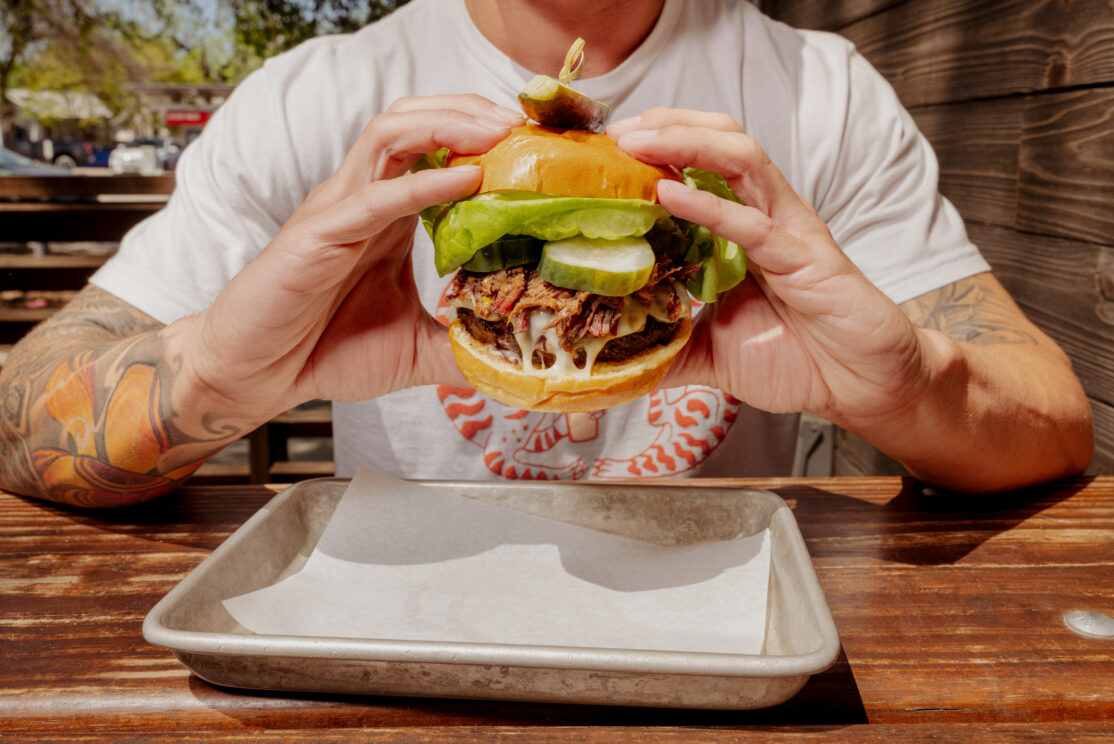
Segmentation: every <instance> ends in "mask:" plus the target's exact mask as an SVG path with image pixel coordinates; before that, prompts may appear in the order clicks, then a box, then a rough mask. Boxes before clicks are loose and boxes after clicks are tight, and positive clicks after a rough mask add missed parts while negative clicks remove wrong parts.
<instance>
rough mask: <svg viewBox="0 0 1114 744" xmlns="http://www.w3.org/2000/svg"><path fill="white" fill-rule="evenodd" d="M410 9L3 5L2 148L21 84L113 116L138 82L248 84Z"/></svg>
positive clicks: (374, 5) (317, 0)
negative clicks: (270, 61) (91, 103)
mask: <svg viewBox="0 0 1114 744" xmlns="http://www.w3.org/2000/svg"><path fill="white" fill-rule="evenodd" d="M407 2H408V0H151V2H149V3H129V2H121V1H120V0H0V142H2V141H4V139H3V138H4V136H5V135H6V134H7V132H8V131H9V129H10V126H11V122H12V118H13V114H14V110H13V107H12V105H11V104H10V102H9V101H8V100H7V91H8V89H9V87H16V86H15V85H12V83H13V81H14V82H18V85H19V86H22V87H28V88H34V89H52V90H67V91H87V92H91V93H95V94H96V95H97V96H98V97H100V98H101V99H102V100H103V101H104V102H105V104H106V105H107V106H108V107H109V108H110V109H112V110H113V111H114V112H121V111H125V110H127V109H128V108H130V107H131V106H134V105H135V97H134V94H132V93H131V92H130V91H129V90H128V87H127V83H129V82H141V81H142V82H150V81H157V82H197V83H201V82H213V83H232V84H235V83H237V82H239V81H240V80H241V79H243V77H244V76H245V75H247V74H248V73H249V72H251V71H252V70H253V69H255V68H256V67H258V66H259V65H260V64H262V62H263V60H264V59H266V58H268V57H271V56H273V55H275V54H278V53H280V52H283V51H286V50H287V49H291V48H293V47H295V46H297V45H298V44H300V43H301V42H303V41H305V40H307V39H309V38H312V37H314V36H320V35H322V34H330V33H343V32H347V31H352V30H355V29H357V28H359V27H360V26H363V25H364V24H367V23H370V22H372V21H375V20H377V19H379V18H381V17H383V16H385V15H387V14H388V13H390V12H391V11H393V10H395V9H396V8H398V7H400V6H402V5H405V4H406V3H407Z"/></svg>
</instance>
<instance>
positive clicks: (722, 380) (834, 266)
mask: <svg viewBox="0 0 1114 744" xmlns="http://www.w3.org/2000/svg"><path fill="white" fill-rule="evenodd" d="M608 131H609V133H610V134H612V135H614V136H617V137H618V142H619V145H620V146H621V147H622V148H623V149H626V150H627V151H629V152H630V153H631V154H633V155H635V156H636V157H639V158H642V159H645V160H651V161H654V162H658V163H666V164H671V165H675V166H678V167H688V166H693V167H697V168H704V169H707V170H712V171H716V172H718V173H720V174H722V175H723V176H724V178H725V179H726V180H727V183H728V185H729V186H731V189H732V190H733V191H734V192H735V194H736V195H738V197H739V198H740V199H741V200H742V202H743V204H734V203H730V202H728V201H726V200H723V199H719V198H717V197H715V196H712V195H711V194H708V193H705V192H701V191H696V190H693V189H689V188H687V187H684V186H682V185H680V184H677V183H673V182H665V181H663V182H661V183H660V185H659V187H658V195H659V198H660V200H661V202H662V204H663V206H665V208H666V209H668V210H669V211H670V212H671V213H673V214H674V215H676V216H678V217H681V218H683V219H688V220H691V221H693V222H697V223H699V224H702V225H706V226H707V227H708V228H709V229H710V230H712V232H714V233H717V234H719V235H723V236H724V237H726V238H729V239H731V240H734V241H736V242H737V243H739V245H740V246H741V247H742V248H743V250H744V251H745V252H746V254H747V259H748V278H747V279H746V280H745V281H744V283H743V284H742V285H740V286H739V287H737V288H736V289H735V290H734V291H732V292H729V293H726V294H724V295H721V296H720V298H719V300H718V301H717V302H715V303H714V304H711V305H709V306H708V307H706V308H705V309H704V312H703V314H702V317H701V322H700V323H698V324H697V327H696V329H695V332H694V334H693V338H692V341H691V342H690V343H689V345H688V347H687V348H686V350H684V351H682V356H681V357H680V358H679V359H678V362H677V363H676V364H675V367H674V371H673V372H672V373H671V378H670V379H671V381H674V382H676V381H680V380H687V381H697V382H701V383H704V384H708V385H713V386H715V387H719V388H721V389H723V390H726V391H728V392H730V393H731V394H732V395H735V396H736V397H738V398H740V399H742V400H744V401H745V402H747V403H749V404H750V405H753V406H755V407H758V408H761V409H763V410H767V411H775V412H786V411H803V410H807V411H811V412H813V413H816V414H818V415H820V416H824V417H826V418H829V419H830V420H833V421H837V422H839V421H841V420H843V419H845V418H847V417H848V416H857V417H859V416H870V415H878V414H883V413H886V412H890V411H893V410H894V408H895V406H901V405H904V404H905V403H907V402H908V401H909V400H910V399H911V398H913V397H915V396H917V395H919V394H920V391H921V388H923V386H924V384H925V382H926V380H925V377H926V373H927V368H926V364H925V359H924V356H925V354H926V351H925V350H924V349H923V348H922V344H921V343H920V342H919V340H918V338H917V334H916V329H915V328H914V326H913V324H912V323H911V322H910V321H909V319H908V318H907V317H906V316H905V314H904V313H902V312H901V309H900V308H899V307H898V306H897V305H895V304H894V303H893V302H891V301H890V300H889V299H888V298H887V297H886V296H885V295H884V294H882V292H881V291H880V290H878V289H877V288H876V287H875V286H874V285H873V284H871V283H870V281H869V280H867V278H866V277H865V276H863V274H862V272H860V271H859V270H858V268H857V267H856V266H855V265H854V264H853V263H852V262H851V260H850V259H849V258H847V256H846V255H845V254H844V253H843V251H842V250H840V248H839V246H838V245H836V243H835V240H834V239H833V238H832V236H831V233H830V232H829V231H828V228H827V226H826V225H825V224H824V223H823V222H822V221H821V220H820V218H819V217H818V216H817V215H816V212H815V211H814V210H813V209H812V207H811V206H810V205H809V204H808V203H807V202H805V201H804V200H803V199H802V198H801V197H800V196H798V195H797V194H796V192H794V191H793V189H792V187H791V186H790V185H789V183H788V181H786V179H785V177H784V176H783V175H782V174H781V172H780V171H779V170H778V169H777V168H776V167H775V166H774V164H773V163H772V162H770V159H769V157H768V156H767V155H766V153H765V152H763V151H762V149H761V148H760V147H759V146H758V145H757V143H755V142H754V140H752V139H751V138H750V137H748V136H747V135H746V134H744V133H743V131H742V129H741V128H740V127H739V125H738V124H736V123H735V122H734V121H733V120H731V119H730V118H729V117H726V116H722V115H718V114H705V113H700V112H692V111H676V110H663V109H654V110H651V111H648V112H646V113H645V114H643V115H642V116H641V117H640V119H639V121H638V122H637V123H636V124H635V125H634V126H633V127H632V126H628V125H624V124H623V123H618V124H617V125H612V127H611V128H610V129H609V130H608ZM744 205H745V206H744Z"/></svg>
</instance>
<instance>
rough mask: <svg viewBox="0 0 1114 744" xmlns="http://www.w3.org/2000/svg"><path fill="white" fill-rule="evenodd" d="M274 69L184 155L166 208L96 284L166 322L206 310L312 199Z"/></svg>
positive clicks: (254, 80)
mask: <svg viewBox="0 0 1114 744" xmlns="http://www.w3.org/2000/svg"><path fill="white" fill-rule="evenodd" d="M268 77H269V72H268V67H267V66H264V67H263V68H262V69H260V70H258V71H256V72H255V73H253V74H252V75H250V76H249V77H248V78H247V79H246V80H244V82H242V83H241V84H240V85H239V86H238V87H237V88H236V90H235V91H234V92H233V94H232V95H231V96H230V97H229V100H228V101H226V102H225V103H224V105H223V106H221V108H220V109H219V110H218V111H217V112H216V113H215V114H214V116H213V117H212V119H211V120H210V122H209V123H208V124H207V125H206V127H205V130H204V131H203V133H202V134H201V136H200V137H198V139H197V140H196V141H194V142H193V143H192V144H190V145H189V146H188V147H187V148H186V149H185V151H184V152H183V154H182V157H181V160H180V162H179V165H178V169H177V171H176V174H175V180H176V185H175V190H174V193H173V195H172V196H171V198H170V200H169V202H168V203H167V205H166V207H165V208H163V209H162V210H160V211H159V212H157V213H156V214H154V215H152V216H151V217H149V218H148V219H146V220H144V221H143V222H141V223H140V224H138V225H136V226H135V227H134V228H133V229H132V230H130V231H129V232H128V233H127V235H125V236H124V239H123V240H122V241H121V244H120V248H119V250H118V251H117V253H116V255H115V256H114V257H113V258H112V259H111V260H109V261H108V262H107V263H106V264H105V265H104V266H103V267H102V268H101V269H100V270H99V271H97V272H96V273H95V274H94V275H93V276H92V277H91V279H90V281H91V283H92V284H94V285H96V286H98V287H100V288H102V289H104V290H106V291H108V292H111V293H112V294H114V295H116V296H117V297H119V298H121V299H123V300H125V301H126V302H129V303H131V304H132V305H134V306H135V307H137V308H139V309H140V310H143V311H144V312H146V313H148V314H149V315H151V316H152V317H154V318H155V319H157V320H159V321H160V322H162V323H171V322H173V321H174V320H177V319H178V318H181V317H183V316H185V315H190V314H193V313H197V312H200V311H201V310H203V309H204V308H206V307H208V306H209V304H211V303H212V301H213V299H214V298H215V297H216V296H217V295H218V294H219V293H220V291H221V289H222V288H223V287H224V286H225V285H226V284H227V283H228V281H229V280H230V279H231V278H232V277H233V276H235V274H236V273H237V272H238V271H239V270H240V269H242V268H243V267H244V266H245V265H246V264H247V263H248V262H250V261H251V260H252V258H254V257H255V256H256V255H257V254H258V253H259V251H260V250H262V248H263V246H265V245H266V244H267V243H268V242H269V241H270V240H271V238H272V237H273V236H274V235H275V234H276V233H277V232H278V230H279V228H280V227H281V226H282V224H283V222H285V220H286V219H287V217H289V215H290V214H291V212H293V210H294V209H295V208H296V207H297V205H298V204H300V203H301V201H302V198H304V193H303V192H304V187H303V186H302V185H301V184H300V179H299V178H298V177H297V173H296V169H295V167H294V166H293V159H292V158H290V157H284V153H287V154H289V153H290V152H291V147H290V141H289V136H288V135H287V130H286V129H285V127H284V126H283V125H282V121H283V118H282V108H281V106H280V102H279V100H278V99H277V98H276V96H275V95H274V92H273V90H272V86H271V85H270V82H269V80H268Z"/></svg>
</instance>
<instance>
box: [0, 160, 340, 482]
mask: <svg viewBox="0 0 1114 744" xmlns="http://www.w3.org/2000/svg"><path fill="white" fill-rule="evenodd" d="M173 190H174V176H173V175H163V176H80V175H74V176H4V177H0V365H2V364H3V361H4V358H5V357H6V356H7V353H8V352H9V351H10V349H11V347H12V346H13V345H14V344H15V343H16V342H17V341H18V340H19V339H20V338H22V337H23V336H24V335H25V334H26V333H27V332H28V331H29V330H31V328H32V327H33V326H34V325H35V324H36V323H38V322H40V321H43V320H46V319H47V318H49V317H50V316H51V315H52V314H54V313H55V312H57V310H58V309H59V308H60V307H62V306H63V305H64V304H65V303H66V302H67V301H68V300H69V298H71V297H72V296H73V295H74V294H76V293H77V292H78V291H79V290H80V289H81V288H82V287H83V286H85V283H86V280H87V279H88V277H89V276H90V275H91V274H92V273H93V272H94V271H96V269H97V268H98V267H100V266H101V265H102V264H103V263H104V262H105V261H107V260H108V258H109V257H110V256H111V255H112V253H113V252H114V251H115V245H116V244H117V243H118V242H119V241H120V239H121V238H122V237H123V236H124V233H126V232H127V231H128V230H129V229H131V228H132V227H133V226H134V225H136V224H138V223H139V222H140V221H142V220H143V219H145V218H146V217H148V216H150V215H152V214H154V213H155V212H157V211H158V210H159V209H161V208H162V207H163V205H164V204H165V203H166V201H167V199H168V198H169V196H170V193H171V192H172V191H173ZM331 435H332V416H331V409H330V407H329V406H328V405H327V404H324V403H317V404H312V405H307V406H301V407H299V408H296V409H293V410H291V411H288V412H287V413H285V414H282V415H281V416H278V417H276V418H275V419H273V420H272V421H270V422H268V423H267V424H264V425H263V426H262V427H260V428H259V429H257V430H256V431H254V432H252V433H251V434H250V435H249V436H248V437H246V445H247V453H246V455H245V456H244V457H242V458H233V457H230V456H221V457H217V458H214V460H213V461H210V462H209V463H206V464H205V465H204V466H203V467H202V469H201V470H200V471H198V473H197V474H196V475H195V476H194V480H195V482H198V483H264V482H274V481H296V480H302V479H305V478H313V477H318V476H326V475H332V474H333V463H332V460H331V459H327V460H326V459H318V460H301V459H291V456H290V454H291V453H290V447H289V442H290V440H291V439H292V438H294V437H317V438H323V439H331ZM235 449H236V448H235V447H234V448H230V451H231V450H235ZM326 449H327V448H326Z"/></svg>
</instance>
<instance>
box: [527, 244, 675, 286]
mask: <svg viewBox="0 0 1114 744" xmlns="http://www.w3.org/2000/svg"><path fill="white" fill-rule="evenodd" d="M654 260H655V257H654V250H653V248H651V247H650V244H649V243H648V242H647V241H646V239H645V238H620V239H618V240H605V239H600V238H585V237H583V236H579V237H575V238H569V239H567V240H555V241H553V242H551V243H546V244H545V246H544V247H543V248H542V258H541V262H540V263H539V264H538V274H540V275H541V278H542V279H545V280H546V281H547V282H549V283H550V284H553V285H555V286H557V287H564V288H566V289H578V290H583V291H586V292H593V293H595V294H600V295H607V296H608V297H623V296H624V295H629V294H631V293H632V292H634V291H635V290H637V289H639V288H640V287H642V286H643V285H644V284H646V282H647V281H649V279H650V274H651V272H652V271H653V270H654Z"/></svg>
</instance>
